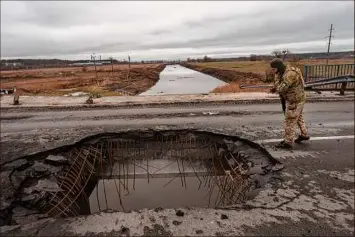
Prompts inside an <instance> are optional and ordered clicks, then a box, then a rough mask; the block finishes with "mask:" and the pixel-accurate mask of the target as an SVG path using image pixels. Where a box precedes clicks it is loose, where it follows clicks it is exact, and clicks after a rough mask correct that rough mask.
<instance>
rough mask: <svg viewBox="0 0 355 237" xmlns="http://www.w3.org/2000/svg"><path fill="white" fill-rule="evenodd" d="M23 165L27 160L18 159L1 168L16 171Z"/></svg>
mask: <svg viewBox="0 0 355 237" xmlns="http://www.w3.org/2000/svg"><path fill="white" fill-rule="evenodd" d="M25 164H27V160H25V159H19V160H14V161H12V162H10V163H7V164H5V165H4V166H3V168H4V170H13V169H17V168H19V167H21V166H23V165H25Z"/></svg>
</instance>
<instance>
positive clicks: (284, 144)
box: [275, 141, 293, 150]
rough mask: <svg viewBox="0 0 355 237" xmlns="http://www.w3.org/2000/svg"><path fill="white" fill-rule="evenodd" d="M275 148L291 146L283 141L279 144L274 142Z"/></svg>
mask: <svg viewBox="0 0 355 237" xmlns="http://www.w3.org/2000/svg"><path fill="white" fill-rule="evenodd" d="M275 148H279V149H287V150H292V148H293V147H292V145H291V144H288V143H286V142H285V141H282V142H280V143H279V144H276V145H275Z"/></svg>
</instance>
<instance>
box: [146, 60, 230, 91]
mask: <svg viewBox="0 0 355 237" xmlns="http://www.w3.org/2000/svg"><path fill="white" fill-rule="evenodd" d="M224 84H226V83H225V82H223V81H221V80H219V79H217V78H214V77H211V76H208V75H206V74H203V73H200V72H197V71H195V70H191V69H188V68H186V67H182V66H180V65H168V66H166V67H165V69H164V70H163V71H162V72H161V73H160V77H159V81H158V82H157V83H156V84H155V85H154V86H153V87H152V88H150V89H149V90H147V91H145V92H143V93H141V94H140V95H174V94H201V93H209V92H210V91H212V90H213V89H214V88H216V87H218V86H221V85H224Z"/></svg>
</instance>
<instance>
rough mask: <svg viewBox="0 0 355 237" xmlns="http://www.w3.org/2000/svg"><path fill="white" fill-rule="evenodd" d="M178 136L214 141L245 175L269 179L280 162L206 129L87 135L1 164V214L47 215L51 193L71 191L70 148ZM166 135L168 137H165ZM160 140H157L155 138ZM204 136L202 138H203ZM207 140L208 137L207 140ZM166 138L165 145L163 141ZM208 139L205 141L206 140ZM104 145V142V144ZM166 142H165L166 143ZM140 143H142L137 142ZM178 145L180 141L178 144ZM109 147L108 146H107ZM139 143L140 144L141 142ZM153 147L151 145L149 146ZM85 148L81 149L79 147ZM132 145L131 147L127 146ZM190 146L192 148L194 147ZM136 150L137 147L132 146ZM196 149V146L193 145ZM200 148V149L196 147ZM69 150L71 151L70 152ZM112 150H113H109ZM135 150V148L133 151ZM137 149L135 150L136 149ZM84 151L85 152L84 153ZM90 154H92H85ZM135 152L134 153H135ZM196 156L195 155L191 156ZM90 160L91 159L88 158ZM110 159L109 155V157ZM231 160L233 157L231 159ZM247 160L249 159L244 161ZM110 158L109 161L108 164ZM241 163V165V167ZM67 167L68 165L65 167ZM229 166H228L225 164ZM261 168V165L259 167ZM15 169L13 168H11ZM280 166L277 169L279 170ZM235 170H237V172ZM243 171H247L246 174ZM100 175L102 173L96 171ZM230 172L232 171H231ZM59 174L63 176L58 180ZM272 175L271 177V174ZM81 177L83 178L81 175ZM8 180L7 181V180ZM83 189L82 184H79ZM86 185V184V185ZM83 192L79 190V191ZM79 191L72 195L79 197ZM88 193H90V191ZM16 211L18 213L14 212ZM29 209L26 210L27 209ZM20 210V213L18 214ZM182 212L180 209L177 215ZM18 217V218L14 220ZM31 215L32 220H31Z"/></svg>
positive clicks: (24, 218)
mask: <svg viewBox="0 0 355 237" xmlns="http://www.w3.org/2000/svg"><path fill="white" fill-rule="evenodd" d="M176 135H177V136H178V137H180V139H185V138H188V137H191V138H194V139H197V140H196V141H195V140H191V138H190V144H194V143H191V141H194V142H197V143H196V145H195V146H197V147H198V146H200V145H198V144H200V143H201V142H202V144H203V143H204V142H206V141H210V142H211V141H214V142H215V143H216V146H219V147H220V148H219V151H220V153H219V156H218V157H221V158H218V159H222V157H225V156H227V154H230V156H232V157H233V160H234V161H235V163H234V164H233V166H231V168H232V169H234V170H239V171H238V172H242V174H243V175H246V173H247V172H245V171H248V170H249V169H252V168H254V169H257V170H258V172H257V173H258V174H260V175H262V176H264V177H265V178H266V174H267V173H269V172H270V171H272V169H273V166H275V165H281V164H280V162H278V161H277V160H275V159H274V158H273V157H272V156H271V155H270V154H268V153H267V152H266V150H265V149H263V148H262V147H261V146H259V145H257V144H255V143H253V142H251V141H248V140H246V139H242V138H239V137H233V136H227V135H223V134H214V133H207V132H199V131H193V132H192V131H188V130H173V131H172V130H168V131H131V132H123V133H118V134H101V135H96V136H93V137H88V138H85V139H83V140H81V141H79V142H78V143H76V144H73V145H71V146H69V147H68V146H65V147H63V148H57V149H55V151H54V150H53V151H52V152H51V151H45V152H41V153H38V154H33V155H31V156H25V157H22V158H20V159H17V160H15V161H12V162H8V163H5V164H3V165H1V166H0V168H1V170H3V171H2V172H1V175H2V176H4V177H5V178H4V179H2V180H4V181H5V182H4V183H3V187H4V188H5V189H6V190H7V193H5V194H6V195H4V196H3V197H4V200H2V206H1V210H2V211H1V214H2V216H4V217H3V221H4V222H6V221H5V220H8V221H7V223H8V224H9V223H29V222H30V220H35V219H38V218H41V217H42V216H41V215H40V214H44V212H43V210H48V209H47V207H46V206H48V204H49V203H48V201H49V200H50V199H51V196H52V195H51V193H55V194H56V195H57V194H58V193H61V192H65V193H68V192H69V189H68V187H67V186H62V184H63V179H62V177H65V176H66V174H65V172H66V170H67V169H68V168H69V164H70V163H73V161H70V159H73V158H70V159H68V155H70V154H71V153H70V150H71V149H79V150H81V149H82V148H85V147H87V146H88V145H89V146H92V145H94V144H98V143H99V144H100V142H105V141H110V139H121V140H122V141H124V139H126V140H127V141H131V140H132V139H138V141H139V140H140V139H143V140H142V141H143V142H145V143H146V142H149V140H150V139H152V140H151V142H153V143H152V144H154V142H156V141H158V140H159V139H162V141H163V143H162V144H161V145H159V146H161V147H165V146H166V147H167V149H170V148H169V146H168V144H169V145H170V144H172V143H171V142H172V140H171V141H170V140H169V137H171V136H176ZM164 137H165V138H164ZM156 139H158V140H156ZM176 139H179V138H176ZM201 139H202V140H201ZM206 139H207V140H206ZM164 140H165V141H166V144H165V143H164ZM205 140H206V141H205ZM102 144H105V143H102ZM127 144H133V145H134V144H135V143H127ZM164 144H165V145H164ZM182 144H183V145H184V144H185V141H182ZM138 145H139V143H138ZM176 145H178V143H176ZM105 146H106V145H105ZM139 146H140V145H139ZM150 146H152V145H150ZM80 147H82V148H80ZM127 148H129V146H128V147H127ZM192 148H193V147H191V148H190V149H192ZM129 149H134V147H132V148H129ZM194 149H195V148H194ZM197 149H199V148H197ZM68 152H69V153H68ZM103 152H104V153H103V156H102V157H106V155H105V154H106V151H105V150H104V151H103ZM110 152H111V151H110ZM131 152H132V151H131ZM133 152H134V151H133ZM83 154H84V153H83ZM86 154H87V155H89V153H86ZM132 154H133V153H132ZM145 156H149V149H148V150H147V151H146V154H145ZM73 157H78V156H77V155H73ZM192 158H193V157H192ZM86 159H91V158H89V157H88V158H86ZM106 159H107V158H106ZM229 159H231V158H229ZM244 161H248V162H244ZM107 162H108V161H106V163H107ZM240 165H242V166H240ZM82 166H83V165H79V166H78V167H77V168H76V169H80V167H82ZM66 167H67V168H66ZM226 167H228V165H227V166H226ZM256 167H258V168H256ZM11 168H12V170H11ZM279 169H281V168H278V169H276V170H279ZM234 172H235V171H234ZM243 172H244V173H243ZM97 173H98V174H100V172H97ZM228 175H229V176H230V175H231V174H230V173H229V172H228ZM57 177H61V180H62V181H60V182H59V180H58V178H57ZM270 177H271V176H270ZM71 179H72V180H73V179H74V180H75V177H71ZM81 179H82V178H81ZM258 179H260V178H259V177H257V176H255V175H254V176H250V178H249V181H248V182H249V183H250V188H254V187H262V186H263V185H264V184H266V183H267V180H268V179H269V178H266V179H265V181H264V183H263V184H261V182H260V181H259V180H258ZM6 180H7V181H6ZM78 188H79V189H80V187H78ZM83 188H84V187H83ZM77 194H78V195H79V194H80V193H79V192H78V193H77ZM77 194H76V193H75V194H73V195H74V196H76V197H78V196H77ZM87 195H88V194H87ZM14 210H15V212H14ZM18 210H28V211H29V212H33V213H36V214H38V215H29V214H26V215H24V214H21V211H18ZM28 211H27V212H28ZM11 212H12V214H13V217H12V220H10V221H9V218H10V219H11V217H10V216H9V214H6V213H11ZM19 213H20V214H19ZM181 213H183V212H181V211H178V212H177V215H178V216H183V215H180V214H181ZM13 218H15V219H13ZM28 218H30V219H28Z"/></svg>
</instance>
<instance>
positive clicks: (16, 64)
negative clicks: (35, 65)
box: [4, 62, 23, 67]
mask: <svg viewBox="0 0 355 237" xmlns="http://www.w3.org/2000/svg"><path fill="white" fill-rule="evenodd" d="M4 64H5V66H6V67H22V66H23V63H19V62H13V63H9V62H5V63H4Z"/></svg>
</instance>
